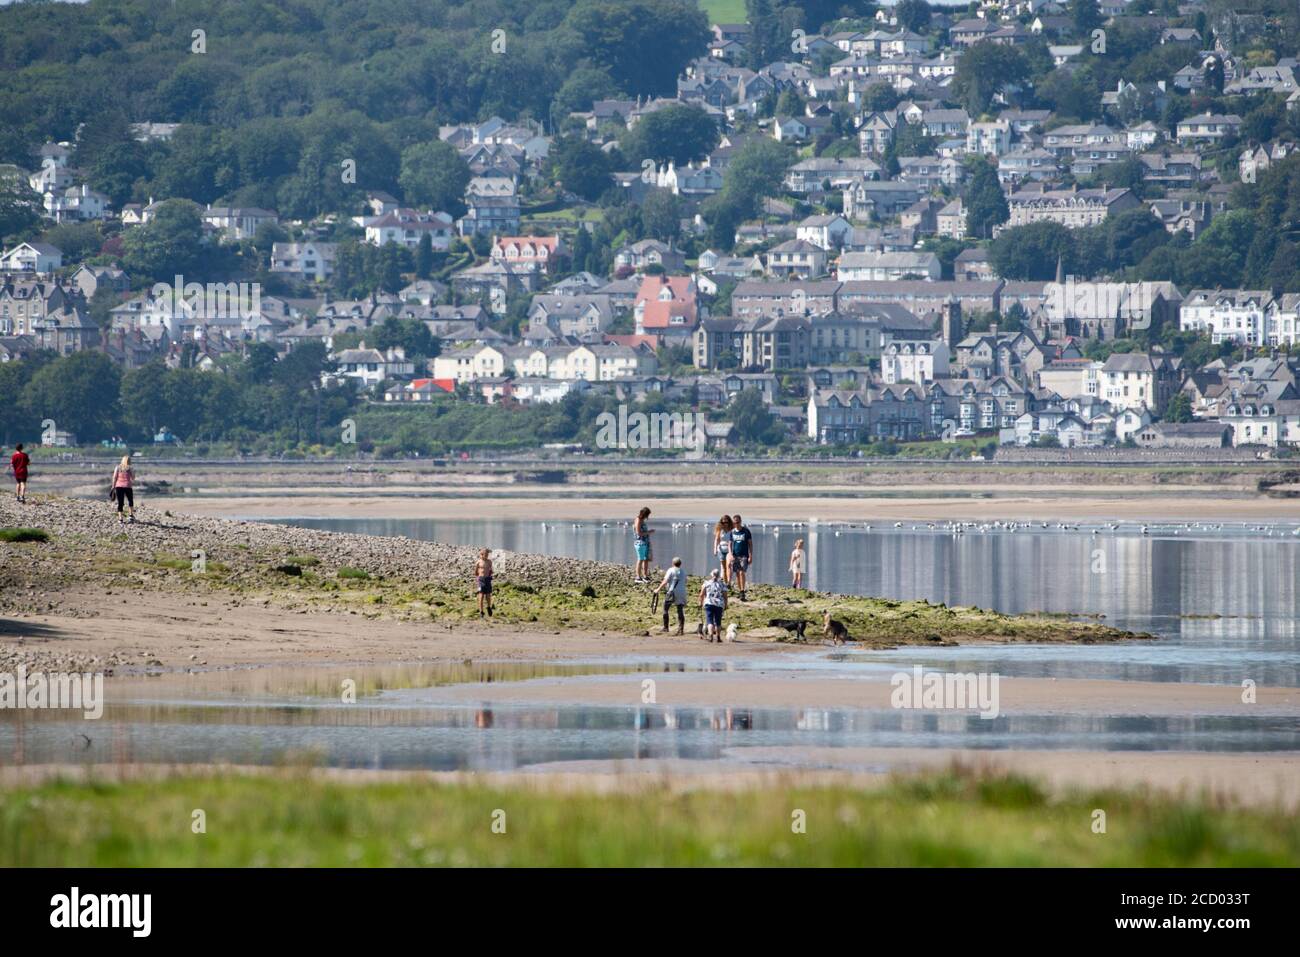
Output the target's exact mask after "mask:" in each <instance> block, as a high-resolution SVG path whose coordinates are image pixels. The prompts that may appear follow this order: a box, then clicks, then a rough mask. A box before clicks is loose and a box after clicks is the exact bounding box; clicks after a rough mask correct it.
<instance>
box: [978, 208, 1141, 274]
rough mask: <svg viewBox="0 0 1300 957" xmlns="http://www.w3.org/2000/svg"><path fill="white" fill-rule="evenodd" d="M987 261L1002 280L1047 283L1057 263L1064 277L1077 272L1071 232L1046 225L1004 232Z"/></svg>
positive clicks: (1058, 224) (1062, 227)
mask: <svg viewBox="0 0 1300 957" xmlns="http://www.w3.org/2000/svg"><path fill="white" fill-rule="evenodd" d="M1152 218H1153V219H1154V217H1152ZM989 259H990V260H991V261H992V263H993V269H994V271H995V272H997V274H998V275H999V276H1001V277H1002V278H1003V279H1037V280H1050V279H1052V278H1053V277H1054V276H1055V275H1056V265H1057V262H1058V261H1060V262H1061V264H1062V266H1063V267H1064V269H1065V271H1066V272H1067V273H1073V272H1075V271H1076V268H1075V261H1074V259H1075V247H1074V241H1073V239H1072V237H1071V235H1070V230H1069V229H1067V228H1066V227H1064V226H1062V225H1061V224H1060V223H1053V222H1048V221H1041V222H1036V223H1029V224H1028V225H1025V226H1012V227H1008V228H1007V229H1004V230H1003V231H1002V232H1001V233H999V234H998V238H997V239H995V240H993V242H992V244H991V245H990V246H989Z"/></svg>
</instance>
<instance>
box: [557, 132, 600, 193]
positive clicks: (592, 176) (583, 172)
mask: <svg viewBox="0 0 1300 957" xmlns="http://www.w3.org/2000/svg"><path fill="white" fill-rule="evenodd" d="M550 159H551V169H552V173H553V175H554V177H555V180H556V182H558V183H559V184H560V185H561V187H562V188H564V189H566V190H568V191H569V192H571V193H574V194H575V195H577V196H580V197H582V198H583V199H586V200H596V199H599V198H600V196H601V195H602V194H604V193H605V192H606V191H607V190H608V189H610V187H611V186H612V185H613V183H612V181H611V180H610V178H609V174H610V172H611V170H610V164H609V156H608V155H606V153H605V152H604V151H603V150H601V149H600V148H599V147H598V146H596V145H595V144H593V143H591V142H590V141H589V140H587V139H585V138H583V137H580V136H561V137H559V138H558V139H556V140H555V142H554V143H553V144H551V152H550Z"/></svg>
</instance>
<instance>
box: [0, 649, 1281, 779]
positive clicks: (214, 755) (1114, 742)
mask: <svg viewBox="0 0 1300 957" xmlns="http://www.w3.org/2000/svg"><path fill="white" fill-rule="evenodd" d="M832 668H833V669H834V670H835V673H837V674H841V675H843V676H844V677H846V679H848V678H855V679H862V680H880V681H884V680H887V677H888V675H889V674H890V673H891V672H893V671H894V670H897V666H896V665H894V664H888V663H885V662H878V661H869V660H861V659H858V658H857V657H850V658H849V659H848V660H845V658H844V656H842V655H835V654H831V653H818V654H807V655H794V656H791V657H790V658H789V660H786V661H782V662H780V663H778V664H777V665H776V666H775V667H774V666H773V665H772V664H771V663H770V662H763V663H761V665H759V664H756V663H751V662H744V661H728V660H726V659H716V660H709V661H701V662H695V661H671V662H669V661H656V660H640V661H635V660H619V661H608V662H585V663H577V664H550V663H546V664H542V663H517V662H502V663H497V662H472V663H450V664H436V665H435V664H430V665H414V666H386V667H380V668H357V667H355V666H353V667H334V668H321V667H302V668H268V669H241V670H235V671H223V672H209V673H201V674H196V675H184V674H172V675H163V676H159V677H156V678H128V679H114V680H112V681H111V682H110V684H109V686H108V706H107V708H106V710H105V713H104V716H103V718H101V719H100V720H98V721H85V720H82V719H81V718H80V717H79V716H78V715H76V714H71V713H67V712H51V711H42V712H0V763H6V764H24V763H27V764H42V763H70V764H81V763H86V764H103V763H112V764H135V763H160V762H161V763H180V764H188V763H211V762H230V763H239V764H268V765H279V764H292V763H308V764H318V765H326V766H331V767H345V768H372V769H388V770H395V769H426V770H513V769H517V768H529V767H538V766H542V765H547V764H550V763H552V762H565V761H592V760H614V759H659V760H662V759H685V760H696V761H702V760H710V761H718V760H721V761H724V762H726V761H733V762H737V763H738V764H739V763H744V764H749V763H751V762H749V761H748V759H747V756H746V749H748V748H786V749H792V750H791V751H789V752H787V754H786V755H785V756H784V757H783V762H784V763H794V764H796V765H798V764H800V763H801V761H800V758H799V756H798V755H799V752H800V751H804V750H807V749H811V748H828V747H829V748H849V747H900V748H902V747H923V748H925V747H930V748H938V747H965V748H994V749H1001V748H1047V749H1079V750H1116V751H1134V750H1136V751H1151V750H1180V751H1216V752H1228V751H1276V750H1295V749H1300V717H1297V716H1286V715H1265V716H1260V717H1240V716H1226V715H1180V716H1159V717H1147V716H1121V717H1113V716H1105V715H1062V714H1013V715H1003V716H1000V717H998V718H994V719H991V720H990V719H985V718H981V717H980V716H979V715H978V714H975V713H973V712H945V713H935V712H930V713H922V712H914V711H895V710H890V709H853V708H782V707H777V708H734V707H733V708H725V707H716V708H707V707H668V706H660V705H641V704H639V703H635V702H636V701H637V692H638V690H639V687H640V680H641V678H640V676H642V675H648V674H663V673H674V674H685V675H688V676H690V679H691V680H700V681H707V680H709V675H710V673H712V672H716V671H773V670H777V671H782V672H796V673H799V672H806V673H810V674H818V675H821V676H824V675H825V674H826V673H827V671H828V670H829V669H832ZM561 679H563V680H564V681H566V682H568V683H569V686H570V687H572V686H573V685H574V684H575V683H577V684H580V683H584V682H607V681H621V682H626V683H627V684H628V692H629V704H628V705H578V704H519V703H505V702H503V700H502V696H501V695H500V694H499V692H498V691H497V689H498V688H499V687H500V686H501V685H502V684H503V683H508V682H513V681H530V682H531V681H544V682H555V681H557V680H561ZM347 680H351V681H353V682H355V690H356V697H355V701H354V703H345V702H344V701H343V694H342V691H343V689H344V682H345V681H347ZM464 684H470V685H473V686H474V687H475V688H476V689H479V690H478V693H477V694H476V695H475V697H476V698H477V699H478V700H476V701H474V702H472V703H466V702H463V701H455V702H453V701H450V700H448V699H447V696H446V691H445V689H447V688H448V687H449V686H452V685H464ZM825 763H826V762H825V759H824V758H818V760H817V766H824V765H825ZM846 766H852V764H851V761H850V763H849V764H848V765H846Z"/></svg>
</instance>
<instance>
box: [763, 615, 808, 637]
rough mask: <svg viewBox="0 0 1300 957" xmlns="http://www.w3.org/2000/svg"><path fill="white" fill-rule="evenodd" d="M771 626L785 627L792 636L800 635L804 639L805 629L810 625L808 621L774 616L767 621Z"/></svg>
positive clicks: (768, 625)
mask: <svg viewBox="0 0 1300 957" xmlns="http://www.w3.org/2000/svg"><path fill="white" fill-rule="evenodd" d="M767 627H769V628H784V629H785V630H786V631H788V632H789V633H790V634H791V636H794V635H798V636H799V638H800V640H802V639H803V637H804V634H803V630H804V629H805V628H807V627H808V622H806V621H795V620H794V619H793V618H773V619H772V620H771V621H769V622H768V623H767Z"/></svg>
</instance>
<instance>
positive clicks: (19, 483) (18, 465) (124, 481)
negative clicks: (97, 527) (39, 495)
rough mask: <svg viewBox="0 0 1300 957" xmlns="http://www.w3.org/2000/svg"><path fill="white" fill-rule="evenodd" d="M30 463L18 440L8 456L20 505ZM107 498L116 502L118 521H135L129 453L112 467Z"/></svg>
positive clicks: (30, 460)
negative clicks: (11, 453)
mask: <svg viewBox="0 0 1300 957" xmlns="http://www.w3.org/2000/svg"><path fill="white" fill-rule="evenodd" d="M31 465H32V459H31V456H30V455H28V454H27V452H26V451H25V450H24V449H23V443H21V442H19V443H18V444H17V445H15V446H14V452H13V455H11V456H10V457H9V473H10V474H11V475H12V476H13V479H14V499H15V501H17V502H18V504H20V505H25V504H27V478H28V473H29V472H30V470H31ZM108 500H109V501H110V502H114V503H116V505H117V519H118V521H119V522H121V523H122V524H123V525H125V524H126V523H127V522H128V521H129V522H134V521H135V469H134V468H133V467H132V465H131V456H130V454H129V453H128V454H127V455H124V456H122V461H120V462H118V463H117V465H116V466H115V467H114V468H113V476H112V478H111V479H109V482H108ZM128 515H129V518H128Z"/></svg>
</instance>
